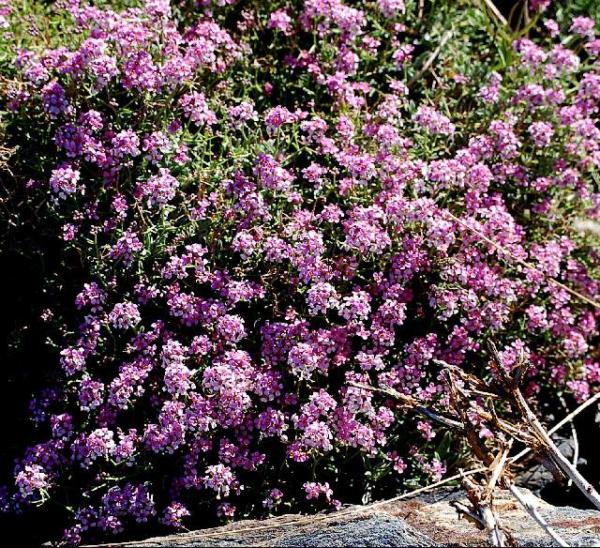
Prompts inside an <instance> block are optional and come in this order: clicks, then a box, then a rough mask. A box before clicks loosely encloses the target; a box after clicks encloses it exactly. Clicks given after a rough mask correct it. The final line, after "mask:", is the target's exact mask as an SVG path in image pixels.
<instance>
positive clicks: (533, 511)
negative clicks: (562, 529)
mask: <svg viewBox="0 0 600 548" xmlns="http://www.w3.org/2000/svg"><path fill="white" fill-rule="evenodd" d="M509 490H510V492H511V493H512V495H513V496H514V497H515V498H516V499H517V501H518V502H519V504H520V505H521V506H523V508H525V510H526V511H527V513H528V514H529V515H530V516H531V517H532V518H533V519H534V520H535V521H536V522H537V523H538V525H539V526H540V527H541V528H542V529H543V530H544V531H545V532H546V534H547V535H548V536H550V537H551V538H552V539H553V540H554V541H555V542H556V543H557V544H558V545H559V546H569V545H568V544H567V543H566V542H565V540H564V539H563V538H562V537H561V536H560V535H559V534H558V533H557V532H556V531H555V530H554V529H552V527H550V525H548V522H547V521H546V520H545V519H544V518H543V517H542V516H541V515H540V513H539V512H538V509H537V508H536V507H535V506H534V505H533V504H531V501H530V500H529V499H528V498H527V497H526V496H525V495H524V494H523V493H521V491H520V490H519V489H517V487H516V486H515V485H514V483H513V484H511V485H510V487H509Z"/></svg>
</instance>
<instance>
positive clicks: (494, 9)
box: [483, 0, 508, 26]
mask: <svg viewBox="0 0 600 548" xmlns="http://www.w3.org/2000/svg"><path fill="white" fill-rule="evenodd" d="M483 3H484V4H485V5H486V6H487V7H488V9H489V10H490V11H491V12H492V13H493V14H494V17H495V18H496V19H498V22H499V23H501V24H502V25H504V26H508V21H507V20H506V18H505V17H504V15H502V14H501V13H500V10H498V8H497V7H496V5H495V4H494V2H492V0H483Z"/></svg>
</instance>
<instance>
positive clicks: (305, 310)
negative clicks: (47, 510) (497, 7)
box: [0, 0, 600, 544]
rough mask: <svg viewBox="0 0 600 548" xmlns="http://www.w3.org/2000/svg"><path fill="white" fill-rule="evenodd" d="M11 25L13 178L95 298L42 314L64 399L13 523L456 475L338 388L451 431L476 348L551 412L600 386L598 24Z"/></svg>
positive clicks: (201, 9)
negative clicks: (454, 379)
mask: <svg viewBox="0 0 600 548" xmlns="http://www.w3.org/2000/svg"><path fill="white" fill-rule="evenodd" d="M17 4H20V3H14V5H13V3H12V2H6V1H3V2H0V13H1V14H2V15H1V16H0V24H1V25H2V26H3V27H4V28H3V32H4V36H5V37H8V38H9V40H7V41H6V42H7V44H8V45H7V46H3V47H4V48H6V47H8V49H9V51H10V52H12V53H14V55H13V57H11V58H10V59H9V62H8V63H7V62H6V58H3V59H4V61H3V65H2V66H3V69H2V70H3V76H2V97H3V99H4V106H3V109H4V114H3V118H2V120H3V124H4V130H5V131H6V135H7V143H8V145H10V146H11V147H12V146H17V147H18V148H17V149H16V151H14V152H13V155H12V156H11V157H10V158H9V159H8V166H9V167H10V173H11V178H12V179H11V180H12V181H13V183H14V184H17V185H18V186H19V188H20V191H21V192H23V193H24V196H25V201H26V202H28V203H29V204H35V205H36V207H37V210H36V211H37V213H38V218H39V219H42V220H43V227H45V228H42V225H40V227H41V228H40V230H42V229H46V230H48V229H49V230H54V231H56V233H57V234H58V235H57V238H58V239H59V240H60V242H61V244H60V246H61V248H62V249H63V250H64V253H65V254H66V255H67V254H68V256H70V257H72V256H76V257H77V258H78V268H79V269H80V270H81V269H83V272H84V273H85V276H84V278H85V279H84V280H83V281H82V283H79V281H77V284H78V285H77V287H73V288H72V290H73V294H74V295H75V294H76V297H75V298H74V302H73V299H72V297H70V296H69V297H68V298H69V299H70V300H69V301H68V303H67V304H68V306H67V308H68V309H69V310H71V312H70V313H68V314H65V313H64V312H60V311H62V310H63V309H64V306H63V305H64V303H61V307H59V306H58V305H57V307H56V310H54V309H52V308H50V309H48V310H47V311H46V320H47V321H48V323H49V324H52V325H54V329H55V335H54V337H53V341H54V344H55V345H56V348H55V352H54V355H55V363H49V364H48V370H49V371H54V373H53V374H52V377H53V379H54V382H53V383H50V384H49V385H48V387H47V389H45V390H43V391H42V392H41V393H40V394H37V395H36V396H35V398H34V399H33V400H32V404H31V412H32V416H33V419H34V420H35V421H36V423H37V424H38V426H39V428H38V437H37V440H36V443H35V444H33V445H31V446H30V447H29V448H23V451H22V452H21V453H20V454H19V455H14V456H15V457H18V460H17V464H16V467H15V469H14V476H13V477H12V478H11V479H9V481H8V483H7V487H6V488H5V489H4V491H3V493H2V505H3V506H4V508H5V510H6V511H7V512H26V511H29V510H27V509H28V507H29V506H30V505H35V506H39V505H42V506H44V505H53V504H57V505H58V506H59V507H60V508H61V510H60V515H61V516H62V519H63V522H62V523H61V524H60V526H61V528H62V529H64V531H65V532H64V539H65V541H67V542H69V543H73V544H78V543H80V542H82V541H84V540H89V539H93V538H106V537H105V535H106V534H107V533H116V534H121V533H123V534H124V535H127V534H135V532H136V531H140V530H141V528H143V527H146V525H145V524H146V522H148V523H152V524H162V525H161V526H175V527H182V526H184V525H185V526H188V527H192V526H193V527H199V526H202V525H206V524H209V523H212V521H211V520H213V519H215V518H213V516H220V517H222V518H230V517H234V516H246V515H260V514H261V513H262V514H264V513H268V512H271V511H272V512H276V511H283V510H285V511H289V510H290V509H292V510H298V509H309V508H311V509H317V508H322V507H324V506H325V507H327V506H330V507H334V508H335V507H338V506H339V505H340V503H342V502H347V501H348V502H356V501H360V500H361V497H362V496H363V495H364V494H366V495H369V493H371V495H378V494H385V493H392V492H396V491H397V490H398V489H401V488H402V487H406V486H411V485H415V484H417V483H419V482H430V481H432V480H435V479H439V478H440V477H442V475H443V474H444V473H445V469H446V466H448V465H450V464H455V463H456V462H457V459H458V457H459V455H460V451H459V448H458V447H457V446H456V444H453V442H452V440H451V439H450V438H448V437H447V436H442V434H440V433H436V430H435V429H434V428H433V426H432V425H431V424H429V423H428V422H426V421H424V420H418V419H414V418H412V417H409V416H406V415H405V414H404V413H403V412H402V410H401V409H398V408H397V407H396V406H395V405H394V403H393V402H391V401H388V400H386V399H385V398H381V397H379V396H376V395H374V394H373V393H371V392H366V391H364V390H361V389H358V388H355V387H352V386H349V384H348V383H349V382H360V383H367V384H372V385H374V386H380V387H391V388H394V389H395V390H397V391H400V392H403V393H406V394H410V395H412V396H414V397H415V398H417V399H419V400H421V401H424V402H427V405H428V406H431V407H437V408H439V409H443V408H444V405H445V402H446V398H447V397H448V394H447V390H446V384H445V381H444V372H443V371H442V370H441V369H440V367H439V366H437V365H435V364H434V363H433V361H432V359H434V358H436V359H441V360H445V361H446V362H448V363H451V364H455V365H459V366H461V367H464V368H465V369H467V370H476V371H477V372H478V373H480V374H485V372H486V352H485V346H484V345H483V344H482V343H483V342H484V341H485V340H486V339H488V338H493V339H494V340H495V341H496V342H497V344H498V345H499V346H500V347H501V351H502V357H503V360H504V364H505V366H507V367H511V365H512V364H514V363H515V361H516V360H517V358H518V357H519V355H520V354H524V355H525V356H526V357H527V358H528V359H529V360H530V361H531V363H532V368H531V369H530V371H529V377H528V378H527V379H526V383H525V387H526V393H527V395H528V397H529V398H530V399H531V400H532V401H546V402H553V401H555V400H553V399H552V398H553V397H554V395H556V394H564V395H565V396H566V397H570V398H574V399H575V400H577V401H581V400H583V399H585V398H587V397H588V396H589V395H590V392H591V391H593V390H594V388H595V387H596V386H597V385H598V381H599V380H600V364H599V363H598V353H597V346H596V342H597V337H598V330H597V318H598V307H597V306H598V305H597V304H595V303H597V301H598V298H599V295H598V294H599V281H598V238H597V235H594V233H593V232H594V229H593V225H590V219H591V220H593V219H598V218H599V217H600V194H598V167H599V166H600V142H599V130H598V128H597V117H598V100H599V99H600V73H599V69H600V65H599V64H598V60H597V59H598V58H597V56H598V54H599V53H600V40H598V39H596V38H595V30H594V21H593V20H591V19H589V18H587V17H583V16H578V17H575V18H574V19H572V20H571V19H569V20H567V19H566V18H565V17H562V19H561V17H557V18H556V21H555V20H554V19H551V18H550V15H551V14H552V13H554V12H551V8H548V4H549V2H547V1H545V2H544V1H537V2H530V7H531V8H532V11H531V12H529V13H526V14H525V15H524V17H526V18H528V20H529V21H530V22H529V23H528V24H525V26H524V28H523V26H522V27H521V28H522V31H521V32H520V33H516V34H514V35H511V33H510V31H509V30H508V29H507V28H506V26H504V25H503V24H502V23H499V22H498V21H497V20H496V19H494V18H493V17H491V16H490V14H489V13H488V12H487V11H486V9H484V8H482V7H473V3H470V2H465V3H462V2H458V1H457V2H433V3H432V4H433V6H429V3H425V4H427V5H426V6H425V7H424V6H423V3H422V2H412V1H408V0H407V1H406V2H404V1H403V0H376V1H366V0H365V1H354V2H351V1H346V2H342V1H341V0H305V1H242V0H240V1H239V2H236V1H235V0H215V1H213V2H211V1H210V0H203V1H200V2H195V3H194V2H191V1H180V2H176V1H174V2H172V3H171V4H169V2H168V1H166V0H146V1H145V2H133V1H129V2H127V1H124V2H117V1H114V2H106V1H105V2H93V3H90V4H86V3H85V2H79V1H77V0H68V1H67V0H63V1H61V2H56V3H50V4H49V5H43V4H42V3H39V4H36V3H34V4H33V7H31V6H30V7H29V8H28V7H27V5H28V4H27V3H26V2H25V3H23V6H20V5H19V6H17ZM546 8H547V9H548V10H550V11H547V12H544V10H545V9H546ZM27 9H29V10H31V13H30V14H33V15H32V16H31V18H30V19H28V18H27V17H26V16H27V15H28V13H27ZM559 15H560V13H559ZM449 21H451V22H452V24H451V25H450V24H448V22H449ZM557 21H559V22H557ZM561 26H562V28H561ZM486 29H487V30H486ZM586 223H587V225H586ZM588 225H590V226H592V228H591V229H588V230H586V229H585V227H586V226H588ZM581 226H583V227H584V229H580V228H578V227H581ZM66 255H65V256H66ZM48 283H53V284H55V285H56V286H57V287H58V285H57V284H59V282H58V281H56V280H53V281H49V282H48ZM60 283H61V284H65V285H67V286H68V284H69V283H71V282H70V281H69V280H67V279H66V278H65V279H63V280H61V281H60ZM73 284H75V282H73ZM61 287H62V285H61ZM69 291H70V290H69V289H68V288H67V289H66V290H65V291H64V293H63V294H64V295H67V296H68V295H70V293H69ZM66 298H67V297H65V299H66ZM71 303H72V304H71ZM59 309H60V310H59ZM595 341H596V342H595ZM473 420H479V419H478V418H477V417H476V416H474V417H473ZM480 429H481V430H480V431H481V436H482V438H483V439H485V437H486V435H487V431H486V425H485V423H484V422H481V425H480ZM365 500H366V498H365ZM140 524H142V525H140Z"/></svg>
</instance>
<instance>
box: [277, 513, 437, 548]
mask: <svg viewBox="0 0 600 548" xmlns="http://www.w3.org/2000/svg"><path fill="white" fill-rule="evenodd" d="M273 546H306V547H321V546H322V547H334V546H435V543H433V541H432V540H431V539H430V538H428V537H426V536H425V535H423V534H421V533H419V532H418V531H416V530H414V529H413V528H412V527H410V526H409V525H407V523H406V522H405V521H404V520H402V519H400V518H396V517H391V516H385V515H381V516H372V517H369V518H367V519H365V520H361V521H351V522H349V523H345V524H342V525H338V526H337V527H328V528H325V529H323V530H319V531H312V532H310V531H307V532H304V533H302V534H291V535H286V536H284V537H283V538H281V539H280V540H279V541H277V542H275V543H274V544H273Z"/></svg>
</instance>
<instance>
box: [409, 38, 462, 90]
mask: <svg viewBox="0 0 600 548" xmlns="http://www.w3.org/2000/svg"><path fill="white" fill-rule="evenodd" d="M451 36H452V31H449V30H447V31H446V32H445V33H444V34H443V35H442V39H441V40H440V43H439V44H438V47H437V48H435V49H434V50H433V51H432V52H431V55H430V56H429V57H428V58H427V61H425V63H424V64H423V66H422V67H421V69H420V70H419V72H417V74H415V75H414V76H413V77H412V78H411V79H410V80H409V82H408V87H409V88H410V87H412V85H413V84H414V83H415V82H416V81H417V80H418V79H419V78H421V77H422V76H423V75H424V74H425V73H426V72H427V71H428V70H429V68H430V67H431V65H432V64H433V62H434V61H435V60H436V59H437V56H438V55H439V54H440V52H441V51H442V48H443V47H444V46H445V45H446V42H448V40H450V37H451Z"/></svg>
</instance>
